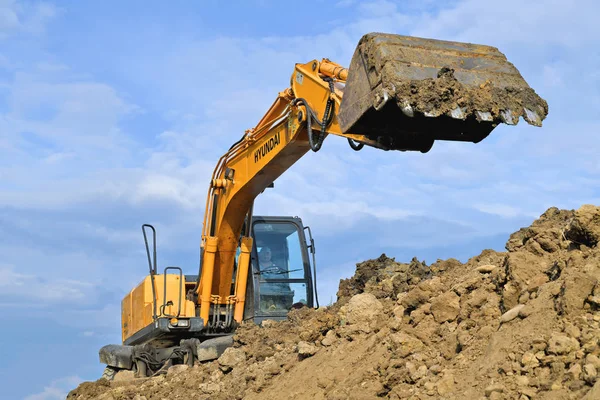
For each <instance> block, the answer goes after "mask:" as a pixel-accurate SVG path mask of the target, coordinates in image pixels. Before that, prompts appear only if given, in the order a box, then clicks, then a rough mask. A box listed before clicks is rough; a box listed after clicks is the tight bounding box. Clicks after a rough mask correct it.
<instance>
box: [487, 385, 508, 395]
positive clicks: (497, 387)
mask: <svg viewBox="0 0 600 400" xmlns="http://www.w3.org/2000/svg"><path fill="white" fill-rule="evenodd" d="M494 392H499V393H502V392H504V385H502V384H500V383H494V384H492V385H489V386H488V387H486V388H485V395H486V396H487V397H490V395H491V394H492V393H494Z"/></svg>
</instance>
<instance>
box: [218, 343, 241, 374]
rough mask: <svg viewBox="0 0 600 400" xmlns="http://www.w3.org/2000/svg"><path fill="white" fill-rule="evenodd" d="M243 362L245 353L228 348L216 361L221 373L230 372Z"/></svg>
mask: <svg viewBox="0 0 600 400" xmlns="http://www.w3.org/2000/svg"><path fill="white" fill-rule="evenodd" d="M244 361H246V352H244V350H242V349H238V348H235V347H228V348H227V349H225V351H224V352H223V354H222V355H221V357H219V359H218V362H219V368H221V370H222V371H223V372H227V371H231V370H232V369H233V368H235V367H236V366H237V365H239V364H241V363H243V362H244Z"/></svg>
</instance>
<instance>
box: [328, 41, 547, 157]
mask: <svg viewBox="0 0 600 400" xmlns="http://www.w3.org/2000/svg"><path fill="white" fill-rule="evenodd" d="M547 114H548V104H547V103H546V101H545V100H543V99H542V98H541V97H540V96H538V95H537V94H536V93H535V91H534V90H533V89H532V88H530V87H529V85H528V84H527V82H525V80H524V79H523V77H522V76H521V74H520V73H519V71H518V70H517V69H516V68H515V66H514V65H513V64H511V63H510V62H509V61H508V60H507V59H506V57H505V56H504V54H502V53H501V52H500V51H498V49H496V48H494V47H490V46H484V45H477V44H470V43H459V42H448V41H442V40H434V39H423V38H417V37H410V36H401V35H392V34H381V33H370V34H367V35H365V36H363V37H362V38H361V40H360V42H359V44H358V46H357V48H356V50H355V52H354V55H353V57H352V61H351V63H350V68H349V71H348V79H347V80H346V86H345V88H344V96H343V98H342V102H341V105H340V111H339V118H338V119H339V123H340V127H341V129H342V131H343V132H344V133H353V134H362V135H366V136H368V137H370V138H372V139H376V140H378V141H379V142H380V143H383V144H385V145H387V146H388V147H389V149H397V150H419V151H422V152H427V151H429V149H430V148H431V146H432V145H433V142H434V141H435V140H451V141H467V142H474V143H477V142H479V141H481V140H483V139H484V138H485V137H486V136H488V135H489V133H490V132H491V131H492V130H493V129H494V128H495V127H496V126H497V125H498V124H500V123H506V124H509V125H516V124H517V122H518V121H519V118H520V117H521V116H522V117H523V118H524V119H525V121H527V122H528V123H529V124H531V125H535V126H541V125H542V121H543V120H544V118H546V115H547Z"/></svg>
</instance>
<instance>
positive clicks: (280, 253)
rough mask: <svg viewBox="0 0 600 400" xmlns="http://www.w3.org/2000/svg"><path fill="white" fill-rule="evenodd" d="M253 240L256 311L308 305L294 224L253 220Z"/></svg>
mask: <svg viewBox="0 0 600 400" xmlns="http://www.w3.org/2000/svg"><path fill="white" fill-rule="evenodd" d="M254 240H255V243H256V251H257V255H258V263H257V266H256V267H257V269H258V271H255V273H256V274H257V275H258V283H259V284H258V296H259V302H260V304H259V308H260V311H263V312H267V313H269V312H287V311H288V310H289V309H291V308H292V306H293V305H294V304H296V303H302V304H305V305H306V304H308V289H309V288H308V282H307V280H306V271H305V264H304V259H303V254H302V246H301V242H300V234H299V231H298V226H297V225H295V224H293V223H289V222H277V223H265V222H256V223H255V224H254Z"/></svg>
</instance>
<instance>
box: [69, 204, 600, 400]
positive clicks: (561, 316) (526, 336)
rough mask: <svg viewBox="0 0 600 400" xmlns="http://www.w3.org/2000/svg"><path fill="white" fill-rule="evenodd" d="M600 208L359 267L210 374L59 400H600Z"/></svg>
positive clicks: (552, 214)
mask: <svg viewBox="0 0 600 400" xmlns="http://www.w3.org/2000/svg"><path fill="white" fill-rule="evenodd" d="M599 241H600V207H596V206H592V205H586V206H583V207H581V208H579V209H578V210H559V209H557V208H550V209H548V210H547V211H546V212H545V213H544V214H543V215H542V216H541V217H540V218H539V219H538V220H536V221H535V222H534V223H533V224H532V225H531V226H529V227H526V228H523V229H521V230H519V231H518V232H515V233H514V234H512V235H511V236H510V238H509V240H508V242H507V244H506V251H505V252H496V251H493V250H484V251H483V252H482V253H481V254H480V255H478V256H476V257H473V258H471V259H470V260H469V261H468V262H466V263H464V264H463V263H461V262H459V261H457V260H454V259H449V260H438V261H437V262H435V263H433V264H431V265H426V264H425V263H423V262H420V261H418V260H416V259H413V260H412V261H411V262H410V263H400V262H397V261H395V260H394V259H393V258H389V257H387V256H386V255H385V254H383V255H381V256H380V257H378V258H376V259H372V260H367V261H365V262H362V263H359V264H357V267H356V274H355V275H354V276H353V277H352V278H350V279H346V280H342V281H341V282H340V286H339V292H338V301H337V302H336V303H335V304H333V305H332V306H330V307H322V308H320V309H316V310H313V309H307V308H305V309H299V310H293V311H291V312H290V313H289V316H288V319H287V320H286V321H281V322H272V321H269V322H265V323H264V324H263V325H262V326H257V325H254V324H245V325H243V326H242V327H241V328H240V329H239V330H238V331H237V333H236V335H235V337H234V339H235V345H234V347H231V348H229V349H227V350H226V352H225V353H224V354H223V355H222V356H221V357H220V358H219V359H218V360H215V361H213V362H209V363H205V364H202V365H196V366H194V367H193V368H188V367H186V366H176V367H173V368H171V369H170V370H169V371H168V373H167V374H166V375H162V376H158V377H153V378H147V379H131V378H130V377H129V376H126V375H124V374H123V376H121V377H119V375H120V374H121V373H120V374H117V377H116V380H115V381H113V382H107V381H105V380H99V381H96V382H85V383H82V384H81V385H80V386H79V387H77V388H76V389H74V390H73V391H72V392H71V393H69V395H68V399H73V400H75V399H78V400H84V399H104V400H123V399H136V400H151V399H188V398H193V399H278V400H279V399H283V398H289V399H306V398H311V399H315V400H316V399H377V398H386V399H486V398H489V399H519V400H527V399H587V400H591V399H597V398H600V379H598V374H599V372H600V284H599V280H600V248H599V247H598V242H599Z"/></svg>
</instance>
